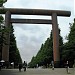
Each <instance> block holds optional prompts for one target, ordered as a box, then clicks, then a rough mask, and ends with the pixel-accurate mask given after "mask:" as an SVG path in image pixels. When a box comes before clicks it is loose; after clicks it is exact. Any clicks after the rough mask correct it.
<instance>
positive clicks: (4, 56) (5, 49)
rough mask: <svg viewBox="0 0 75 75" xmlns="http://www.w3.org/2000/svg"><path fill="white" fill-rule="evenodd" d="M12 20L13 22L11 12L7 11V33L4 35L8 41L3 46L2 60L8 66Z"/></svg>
mask: <svg viewBox="0 0 75 75" xmlns="http://www.w3.org/2000/svg"><path fill="white" fill-rule="evenodd" d="M10 20H11V13H10V12H9V11H7V12H6V14H5V28H6V32H5V34H4V37H5V38H6V40H5V42H4V44H3V49H2V60H4V61H5V62H6V64H8V62H9V45H10V30H9V28H10Z"/></svg>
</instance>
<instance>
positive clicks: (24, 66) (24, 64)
mask: <svg viewBox="0 0 75 75" xmlns="http://www.w3.org/2000/svg"><path fill="white" fill-rule="evenodd" d="M26 66H27V64H26V62H25V61H24V63H23V68H24V71H26Z"/></svg>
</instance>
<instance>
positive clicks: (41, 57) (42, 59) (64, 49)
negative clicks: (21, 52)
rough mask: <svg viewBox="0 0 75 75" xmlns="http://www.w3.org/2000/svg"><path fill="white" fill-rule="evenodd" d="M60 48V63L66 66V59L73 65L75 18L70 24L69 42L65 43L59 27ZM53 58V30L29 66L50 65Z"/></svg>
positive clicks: (74, 54)
mask: <svg viewBox="0 0 75 75" xmlns="http://www.w3.org/2000/svg"><path fill="white" fill-rule="evenodd" d="M59 50H60V65H61V67H64V65H65V63H66V61H67V60H68V61H69V64H70V67H72V65H73V63H74V59H75V19H74V23H73V24H70V33H69V34H68V36H67V42H66V43H64V44H63V38H62V37H61V35H60V29H59ZM52 60H53V38H52V31H51V33H50V37H49V38H47V40H46V41H45V43H44V44H42V45H41V48H40V50H39V51H38V53H37V55H36V56H33V57H32V59H31V62H30V63H29V64H28V65H29V67H37V64H38V65H39V66H43V65H44V66H46V67H47V66H49V64H50V63H51V61H52Z"/></svg>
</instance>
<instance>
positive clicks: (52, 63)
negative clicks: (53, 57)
mask: <svg viewBox="0 0 75 75" xmlns="http://www.w3.org/2000/svg"><path fill="white" fill-rule="evenodd" d="M51 65H52V70H54V61H51Z"/></svg>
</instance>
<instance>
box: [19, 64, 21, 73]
mask: <svg viewBox="0 0 75 75" xmlns="http://www.w3.org/2000/svg"><path fill="white" fill-rule="evenodd" d="M21 69H22V64H21V63H19V72H21Z"/></svg>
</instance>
